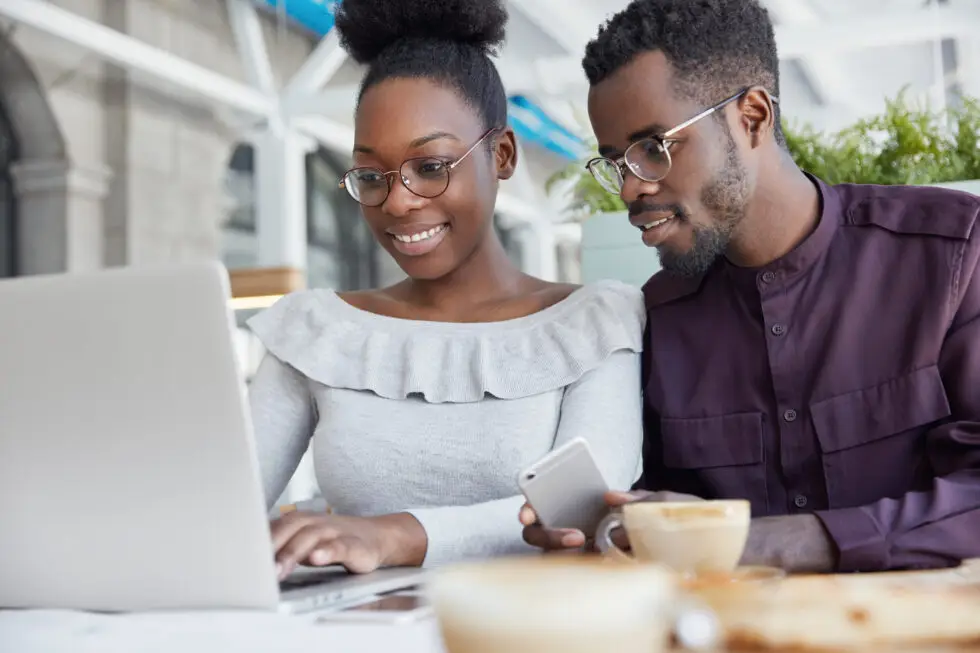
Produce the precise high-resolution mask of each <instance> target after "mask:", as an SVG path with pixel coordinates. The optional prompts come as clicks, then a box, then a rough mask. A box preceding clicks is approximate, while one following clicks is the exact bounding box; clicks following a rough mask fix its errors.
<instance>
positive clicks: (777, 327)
mask: <svg viewBox="0 0 980 653" xmlns="http://www.w3.org/2000/svg"><path fill="white" fill-rule="evenodd" d="M771 331H772V335H774V336H781V335H783V334H784V333H786V327H785V326H783V325H782V324H773V325H772V329H771Z"/></svg>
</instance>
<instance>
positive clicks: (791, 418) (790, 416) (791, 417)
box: [783, 408, 796, 422]
mask: <svg viewBox="0 0 980 653" xmlns="http://www.w3.org/2000/svg"><path fill="white" fill-rule="evenodd" d="M783 419H784V420H786V421H787V422H795V421H796V411H795V410H793V409H792V408H790V409H789V410H786V411H784V412H783Z"/></svg>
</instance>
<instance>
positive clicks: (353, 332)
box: [248, 281, 646, 403]
mask: <svg viewBox="0 0 980 653" xmlns="http://www.w3.org/2000/svg"><path fill="white" fill-rule="evenodd" d="M645 320H646V312H645V309H644V304H643V295H642V292H641V291H640V290H639V289H638V288H635V287H633V286H628V285H626V284H623V283H620V282H618V281H602V282H598V283H593V284H589V285H586V286H583V287H581V288H579V289H577V290H576V291H575V292H573V293H572V294H571V295H569V296H568V297H567V298H566V299H564V300H562V301H561V302H558V303H557V304H555V305H553V306H550V307H548V308H546V309H544V310H542V311H539V312H537V313H533V314H531V315H528V316H525V317H521V318H515V319H512V320H506V321H502V322H480V323H464V324H459V323H447V322H425V321H415V320H405V319H398V318H392V317H387V316H383V315H378V314H375V313H370V312H368V311H364V310H361V309H358V308H355V307H354V306H352V305H350V304H348V303H347V302H345V301H344V300H343V299H341V298H340V297H339V296H338V295H337V294H336V293H335V292H333V291H331V290H325V289H317V290H306V291H301V292H296V293H292V294H290V295H287V296H285V297H283V298H281V299H280V300H279V301H277V302H276V303H275V304H274V305H272V306H271V307H270V308H268V309H266V310H265V311H263V312H262V313H259V314H258V315H256V316H254V317H253V318H251V319H250V320H249V321H248V326H249V328H251V330H252V331H253V332H254V333H255V335H256V336H257V337H258V338H259V340H261V341H262V344H263V345H264V346H265V348H266V350H267V351H268V352H269V353H270V354H272V355H273V356H275V357H276V358H278V359H279V360H281V361H282V362H284V363H286V364H288V365H290V366H292V367H294V368H295V369H297V370H298V371H299V372H301V373H302V374H304V375H305V376H307V377H308V378H310V379H311V380H313V381H315V382H318V383H322V384H324V385H327V386H330V387H335V388H346V389H351V390H366V391H370V392H373V393H375V394H377V395H379V396H381V397H385V398H387V399H406V398H409V397H421V398H423V399H424V400H425V401H427V402H429V403H445V402H451V403H464V402H474V401H480V400H482V399H483V398H484V397H486V396H488V395H489V396H492V397H496V398H499V399H516V398H520V397H528V396H532V395H535V394H540V393H543V392H548V391H551V390H555V389H558V388H563V387H565V386H568V385H570V384H572V383H574V382H575V381H576V380H578V379H579V378H581V377H582V375H583V374H585V373H586V372H589V371H591V370H593V369H595V368H596V367H598V366H599V365H601V364H602V363H603V362H604V361H605V360H606V359H607V358H608V357H609V356H610V354H612V353H613V352H616V351H621V350H629V351H633V352H639V351H641V349H642V342H643V327H644V324H645Z"/></svg>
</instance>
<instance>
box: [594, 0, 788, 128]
mask: <svg viewBox="0 0 980 653" xmlns="http://www.w3.org/2000/svg"><path fill="white" fill-rule="evenodd" d="M655 50H660V51H661V52H663V53H664V55H665V56H666V57H667V61H668V62H669V63H670V65H671V66H672V68H673V71H674V75H675V78H676V79H675V81H676V86H677V89H676V90H677V91H678V92H679V93H680V94H681V95H683V96H685V97H688V98H690V99H693V100H695V101H697V102H699V103H701V104H703V105H704V106H705V108H707V107H708V106H711V105H713V104H715V103H716V102H720V101H721V100H723V99H725V98H726V97H728V96H729V95H731V94H733V93H735V92H737V91H738V90H740V89H741V88H746V87H749V86H757V85H761V86H764V87H765V88H766V89H767V90H768V91H769V92H770V93H772V94H773V95H774V96H777V97H778V96H779V56H778V55H777V53H776V38H775V35H774V33H773V27H772V21H771V20H770V18H769V12H767V11H766V9H765V8H764V7H763V6H762V5H760V4H759V2H758V0H633V2H631V3H630V4H629V5H628V6H627V7H626V8H625V9H624V10H622V11H621V12H619V13H618V14H616V15H614V16H613V17H612V18H610V19H609V20H608V21H607V22H606V23H605V24H604V25H603V26H602V27H600V28H599V33H598V35H597V36H596V37H595V39H593V40H592V41H590V42H589V44H588V45H587V46H586V48H585V58H584V59H583V60H582V67H583V68H584V69H585V74H586V76H587V77H588V79H589V84H590V85H592V86H595V85H596V84H598V83H600V82H602V81H603V80H604V79H606V78H607V77H609V76H610V75H612V74H613V73H615V72H616V71H618V70H619V69H620V68H622V67H623V66H625V65H626V64H628V63H630V62H631V61H632V60H633V59H634V58H635V57H636V56H637V55H639V54H642V53H644V52H650V51H655ZM776 139H777V141H778V142H780V143H783V142H784V138H783V133H782V128H781V126H780V124H779V110H778V107H777V109H776Z"/></svg>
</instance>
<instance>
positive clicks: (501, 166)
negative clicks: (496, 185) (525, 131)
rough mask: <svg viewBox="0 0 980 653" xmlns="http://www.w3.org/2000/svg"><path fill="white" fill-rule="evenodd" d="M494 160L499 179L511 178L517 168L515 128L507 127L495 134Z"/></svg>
mask: <svg viewBox="0 0 980 653" xmlns="http://www.w3.org/2000/svg"><path fill="white" fill-rule="evenodd" d="M494 162H495V163H496V165H497V179H510V178H511V177H513V176H514V170H516V169H517V137H516V136H515V135H514V130H513V129H511V128H510V127H505V128H504V129H503V130H502V131H500V132H498V133H497V135H496V136H494Z"/></svg>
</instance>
